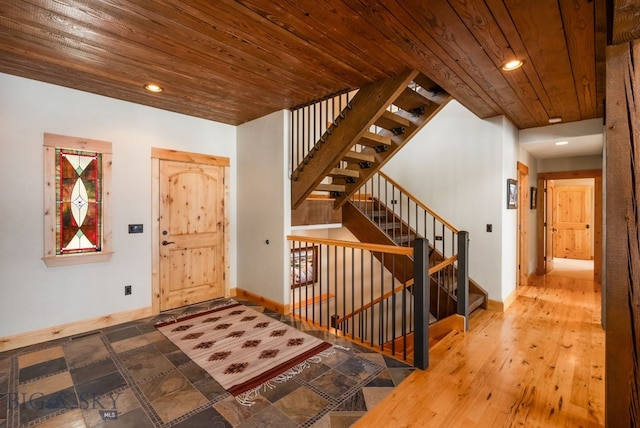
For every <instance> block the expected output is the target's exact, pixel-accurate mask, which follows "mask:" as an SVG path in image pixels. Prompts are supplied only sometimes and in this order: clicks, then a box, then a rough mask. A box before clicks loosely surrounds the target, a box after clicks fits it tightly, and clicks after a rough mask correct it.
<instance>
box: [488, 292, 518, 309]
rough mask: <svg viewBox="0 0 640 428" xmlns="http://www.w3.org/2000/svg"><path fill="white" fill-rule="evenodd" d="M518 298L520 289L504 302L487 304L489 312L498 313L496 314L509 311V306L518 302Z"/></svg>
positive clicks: (495, 301)
mask: <svg viewBox="0 0 640 428" xmlns="http://www.w3.org/2000/svg"><path fill="white" fill-rule="evenodd" d="M516 297H518V289H517V288H516V289H515V290H513V291H512V292H511V294H509V295H508V296H507V297H506V298H505V299H504V300H503V301H502V302H501V301H499V300H491V299H489V301H488V302H487V310H490V311H496V312H504V311H506V310H507V309H509V306H511V304H512V303H513V302H514V301H515V300H516Z"/></svg>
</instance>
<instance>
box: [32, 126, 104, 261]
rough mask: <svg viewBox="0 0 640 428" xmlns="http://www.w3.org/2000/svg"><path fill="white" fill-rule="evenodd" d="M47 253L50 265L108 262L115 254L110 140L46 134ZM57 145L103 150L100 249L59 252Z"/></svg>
mask: <svg viewBox="0 0 640 428" xmlns="http://www.w3.org/2000/svg"><path fill="white" fill-rule="evenodd" d="M43 146H44V168H43V171H44V256H43V257H42V260H43V261H44V263H45V264H46V265H47V266H48V267H57V266H71V265H77V264H87V263H99V262H107V261H109V260H110V259H111V256H112V255H113V250H112V240H111V238H112V230H111V173H112V152H111V143H110V142H107V141H98V140H89V139H86V138H78V137H69V136H65V135H56V134H48V133H45V134H44V144H43ZM56 148H64V149H74V150H84V151H90V152H99V153H102V245H101V248H102V250H101V251H100V252H98V253H84V254H64V255H58V254H56V209H55V205H56V191H57V189H56V161H55V155H56Z"/></svg>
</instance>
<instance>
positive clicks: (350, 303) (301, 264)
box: [288, 236, 430, 369]
mask: <svg viewBox="0 0 640 428" xmlns="http://www.w3.org/2000/svg"><path fill="white" fill-rule="evenodd" d="M288 240H289V243H290V251H291V253H290V286H291V308H292V314H293V316H294V317H296V318H299V319H301V320H304V321H306V322H310V323H313V324H315V325H318V326H321V327H323V328H326V329H327V330H328V331H330V332H333V333H339V334H342V335H345V336H347V337H348V338H350V339H351V340H354V341H357V342H358V343H360V344H361V345H363V346H365V347H370V348H372V349H375V350H378V351H381V352H384V353H387V354H389V355H391V356H394V357H396V358H400V359H403V360H405V361H408V362H410V363H412V364H414V365H415V366H416V367H418V368H422V369H424V368H426V367H427V366H428V352H427V350H428V349H427V348H428V337H429V334H428V319H429V304H428V302H429V292H430V290H429V286H428V284H427V283H428V280H427V277H426V272H427V267H426V265H425V264H421V263H420V260H422V259H424V262H423V263H426V254H427V253H428V250H427V248H428V244H427V243H426V241H425V240H423V239H418V240H416V242H415V243H414V245H415V246H416V250H415V254H414V248H408V247H398V246H392V245H376V244H365V243H360V242H350V241H337V240H330V239H319V238H311V237H304V236H289V237H288ZM416 254H417V255H418V257H417V259H416V257H415V255H416ZM406 256H411V257H413V258H414V259H415V260H417V262H414V264H413V268H412V269H413V272H411V273H410V274H409V273H406V274H404V273H403V274H402V275H396V272H394V270H396V269H397V270H398V271H403V270H406V269H407V263H406V262H405V260H406ZM385 258H389V259H391V260H392V263H391V266H392V269H391V271H390V270H389V269H388V266H389V264H388V263H387V264H385V263H384V262H380V261H379V260H380V259H383V260H384V259H385ZM385 266H386V267H385ZM398 277H407V278H409V277H410V278H412V279H411V280H410V281H404V282H402V281H399V280H398V279H397V278H398ZM358 308H361V310H360V311H358V312H357V313H355V312H356V311H357V310H358ZM348 313H351V314H352V315H351V316H350V317H349V319H348V320H344V321H340V319H341V318H342V317H343V316H344V315H346V314H348ZM354 313H355V314H354Z"/></svg>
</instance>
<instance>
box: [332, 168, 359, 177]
mask: <svg viewBox="0 0 640 428" xmlns="http://www.w3.org/2000/svg"><path fill="white" fill-rule="evenodd" d="M329 175H330V176H332V177H354V178H358V177H360V171H358V170H357V169H346V168H333V169H332V170H331V172H329Z"/></svg>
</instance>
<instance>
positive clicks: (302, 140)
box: [290, 90, 357, 177]
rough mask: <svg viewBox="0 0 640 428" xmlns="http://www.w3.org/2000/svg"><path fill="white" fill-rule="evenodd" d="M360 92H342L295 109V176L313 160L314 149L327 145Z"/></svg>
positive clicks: (292, 115)
mask: <svg viewBox="0 0 640 428" xmlns="http://www.w3.org/2000/svg"><path fill="white" fill-rule="evenodd" d="M356 92H357V91H350V90H345V91H341V92H338V93H335V94H332V95H329V96H327V97H325V98H322V99H320V100H316V101H312V102H310V103H308V104H304V105H301V106H298V107H294V108H292V109H291V148H290V159H291V174H290V176H291V177H294V176H295V171H296V169H300V168H304V166H305V165H306V164H308V163H309V161H310V160H311V158H312V157H313V153H314V149H317V148H319V146H320V145H321V144H324V142H325V141H326V140H327V139H328V138H329V136H330V135H331V134H332V133H333V129H334V128H335V127H337V126H338V125H339V123H340V121H341V120H342V119H344V118H345V117H346V114H347V113H348V111H349V109H350V105H351V104H350V102H351V99H352V98H353V96H354V94H355V93H356Z"/></svg>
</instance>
